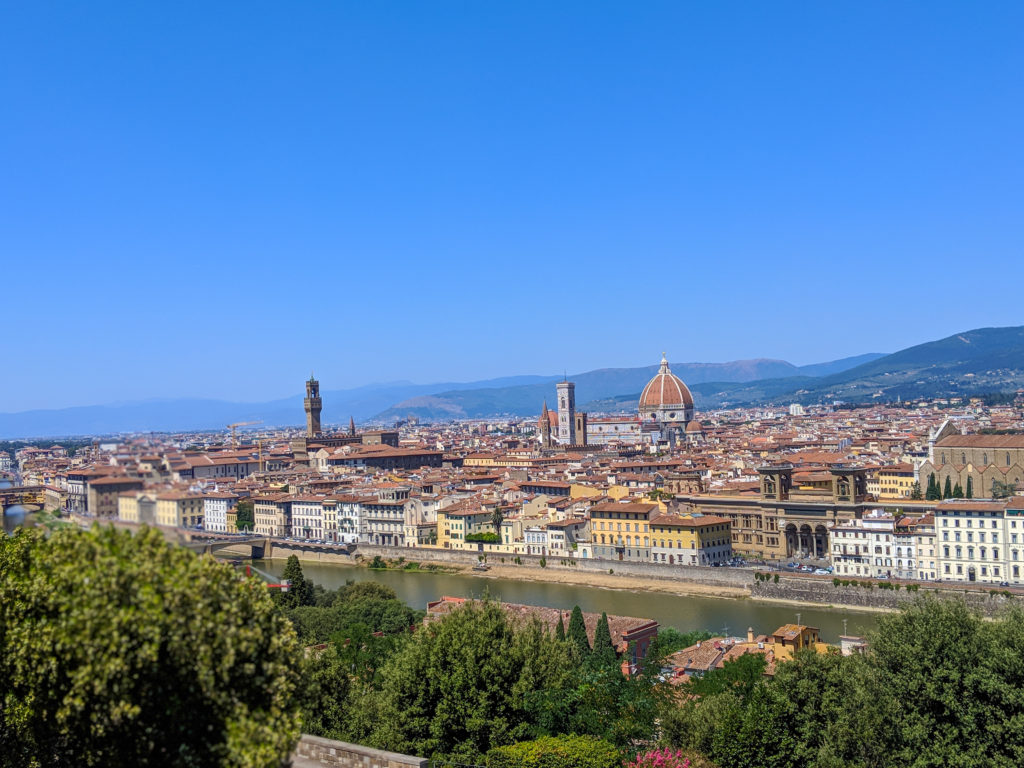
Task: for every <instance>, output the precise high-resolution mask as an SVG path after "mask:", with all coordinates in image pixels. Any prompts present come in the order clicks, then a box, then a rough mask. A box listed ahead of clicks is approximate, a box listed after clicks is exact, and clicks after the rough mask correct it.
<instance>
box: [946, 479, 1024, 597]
mask: <svg viewBox="0 0 1024 768" xmlns="http://www.w3.org/2000/svg"><path fill="white" fill-rule="evenodd" d="M1022 502H1024V499H1020V498H1017V499H1010V500H1008V501H974V500H970V499H948V500H946V501H941V502H939V503H938V504H937V505H936V507H935V533H936V538H937V541H936V548H937V549H938V550H939V553H938V560H939V566H940V567H939V578H941V579H942V580H943V581H966V582H972V581H973V582H980V583H982V584H1001V583H1003V582H1009V583H1010V584H1020V583H1022V582H1024V579H1022V575H1021V574H1022V570H1021V569H1022V567H1024V558H1022V548H1024V503H1022Z"/></svg>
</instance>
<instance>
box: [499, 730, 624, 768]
mask: <svg viewBox="0 0 1024 768" xmlns="http://www.w3.org/2000/svg"><path fill="white" fill-rule="evenodd" d="M486 766H487V768H621V766H622V755H621V754H620V753H619V750H618V749H616V748H615V745H613V744H609V743H608V742H607V741H604V740H602V739H597V738H594V737H593V736H542V737H541V738H539V739H536V740H535V741H521V742H519V743H518V744H511V745H509V746H507V747H495V748H494V749H492V750H491V751H490V752H488V753H487V762H486Z"/></svg>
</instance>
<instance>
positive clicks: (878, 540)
mask: <svg viewBox="0 0 1024 768" xmlns="http://www.w3.org/2000/svg"><path fill="white" fill-rule="evenodd" d="M895 527H896V519H895V518H894V517H892V515H887V514H885V513H884V512H882V511H881V510H874V511H873V512H869V513H868V514H866V515H864V517H863V518H862V519H861V520H851V521H849V522H847V523H843V524H842V525H837V526H835V527H833V528H831V529H829V551H830V552H831V553H832V566H833V571H834V573H835V574H836V575H837V576H854V577H856V576H862V577H867V578H875V579H879V578H888V577H890V576H895V575H896V574H895V573H894V569H895V566H894V562H895V548H896V543H895Z"/></svg>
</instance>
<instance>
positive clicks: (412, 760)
mask: <svg viewBox="0 0 1024 768" xmlns="http://www.w3.org/2000/svg"><path fill="white" fill-rule="evenodd" d="M428 762H429V761H428V760H427V759H426V758H424V757H413V756H411V755H400V754H398V753H397V752H385V751H383V750H380V749H372V748H370V747H364V746H362V745H361V744H349V743H347V742H344V741H334V740H332V739H322V738H320V737H319V736H310V735H308V734H303V735H302V738H301V739H299V743H298V744H297V745H296V746H295V752H294V753H293V754H292V766H293V768H312V766H337V767H338V768H427V764H428Z"/></svg>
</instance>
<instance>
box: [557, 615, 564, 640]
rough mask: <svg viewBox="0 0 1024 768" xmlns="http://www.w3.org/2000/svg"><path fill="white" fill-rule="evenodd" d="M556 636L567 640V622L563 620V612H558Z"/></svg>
mask: <svg viewBox="0 0 1024 768" xmlns="http://www.w3.org/2000/svg"><path fill="white" fill-rule="evenodd" d="M555 638H556V639H558V640H565V622H563V621H562V612H561V611H559V612H558V626H556V627H555Z"/></svg>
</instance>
